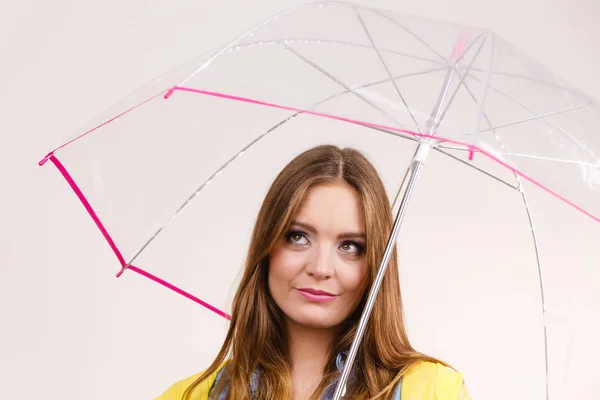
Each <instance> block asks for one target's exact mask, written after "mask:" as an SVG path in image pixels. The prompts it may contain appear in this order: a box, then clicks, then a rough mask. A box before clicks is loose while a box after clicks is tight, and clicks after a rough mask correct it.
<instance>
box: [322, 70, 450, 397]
mask: <svg viewBox="0 0 600 400" xmlns="http://www.w3.org/2000/svg"><path fill="white" fill-rule="evenodd" d="M453 75H454V68H452V67H449V68H448V73H447V75H446V79H445V81H444V84H443V87H442V90H441V93H440V96H439V98H438V101H437V102H436V105H435V107H434V110H433V111H432V113H431V117H430V119H429V121H428V123H427V130H428V133H429V134H433V132H435V130H436V128H437V127H438V126H439V123H440V120H441V118H442V115H443V113H442V106H443V104H444V101H445V99H446V96H447V94H448V89H449V87H450V82H451V81H452V77H453ZM433 145H435V143H434V142H433V141H432V140H430V139H423V140H421V141H420V142H419V145H418V147H417V150H416V152H415V155H414V156H413V159H412V161H411V164H410V170H409V177H408V183H407V185H406V190H405V191H404V195H403V197H402V201H401V203H400V206H399V208H398V211H397V213H396V218H395V220H394V226H393V228H392V232H391V234H390V236H389V239H388V242H387V245H386V248H385V251H384V253H383V258H382V260H381V264H380V266H379V270H378V271H377V276H376V277H375V280H374V282H373V286H372V287H371V290H370V291H369V296H368V297H367V302H366V304H365V308H364V310H363V313H362V315H361V318H360V321H359V322H358V328H357V330H356V335H355V337H354V339H353V341H352V345H351V346H350V350H349V352H348V356H347V358H346V362H345V365H344V369H343V371H342V376H341V377H340V380H339V382H338V384H337V387H336V390H335V394H334V396H333V399H334V400H340V399H341V397H342V396H343V395H344V394H345V393H346V383H347V381H348V378H349V376H350V371H351V370H352V366H353V365H354V360H355V359H356V354H357V353H358V348H359V346H360V342H361V340H362V338H363V336H364V333H365V330H366V328H367V324H368V322H369V318H370V316H371V312H372V310H373V305H374V304H375V299H376V297H377V294H378V293H379V289H380V287H381V282H382V281H383V277H384V276H385V272H386V271H387V267H388V264H389V261H390V258H391V256H392V251H394V248H395V244H396V240H397V237H398V232H399V230H400V226H401V225H402V221H403V219H404V215H405V214H406V210H407V208H408V203H409V201H410V197H411V195H412V194H413V191H414V188H415V184H416V182H417V179H418V177H419V173H420V171H421V169H422V167H423V164H424V162H425V159H426V157H427V155H428V153H429V150H431V148H432V146H433Z"/></svg>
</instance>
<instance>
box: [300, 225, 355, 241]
mask: <svg viewBox="0 0 600 400" xmlns="http://www.w3.org/2000/svg"><path fill="white" fill-rule="evenodd" d="M291 226H297V227H300V228H303V229H306V230H307V231H309V232H310V233H312V234H316V233H317V229H316V228H315V227H314V226H312V225H310V224H307V223H306V222H300V221H292V223H291ZM337 237H338V239H357V238H360V239H365V237H366V236H365V234H364V233H362V232H344V233H340V234H339V235H338V236H337Z"/></svg>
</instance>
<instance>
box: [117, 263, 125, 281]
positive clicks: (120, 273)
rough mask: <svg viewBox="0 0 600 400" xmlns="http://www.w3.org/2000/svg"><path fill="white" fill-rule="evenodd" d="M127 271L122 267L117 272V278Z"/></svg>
mask: <svg viewBox="0 0 600 400" xmlns="http://www.w3.org/2000/svg"><path fill="white" fill-rule="evenodd" d="M126 269H127V266H125V265H124V266H122V267H121V270H120V271H119V272H117V278H120V277H121V275H123V272H125V270H126Z"/></svg>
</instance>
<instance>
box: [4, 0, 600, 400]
mask: <svg viewBox="0 0 600 400" xmlns="http://www.w3.org/2000/svg"><path fill="white" fill-rule="evenodd" d="M299 3H300V2H296V1H267V0H261V1H256V2H242V1H235V2H234V1H220V2H217V1H171V2H158V1H145V2H141V1H137V0H131V1H128V2H117V1H113V0H107V1H104V2H89V1H87V2H86V1H79V2H74V1H60V0H59V1H54V2H41V1H38V2H33V1H21V2H18V3H17V2H14V3H8V2H4V4H2V6H1V7H2V10H1V12H0V38H1V39H0V46H1V47H0V60H1V62H0V72H1V74H0V93H1V94H0V104H1V106H2V110H3V111H2V113H1V114H2V117H1V118H0V124H1V127H0V132H2V133H1V135H2V136H1V140H2V142H1V143H2V157H0V177H1V181H0V183H1V186H0V187H1V193H2V196H0V210H1V211H0V223H1V229H0V324H1V325H0V398H3V399H35V398H47V399H55V398H56V399H59V398H60V399H65V400H67V399H82V398H86V399H107V398H111V399H119V398H127V399H148V398H152V396H155V395H157V394H158V393H159V392H160V391H161V390H162V389H164V388H165V386H166V385H168V384H170V383H171V382H172V381H173V380H174V379H178V378H179V377H183V376H185V374H187V373H189V372H192V371H193V370H194V368H196V369H201V368H204V366H205V364H206V362H207V360H208V356H207V354H210V351H208V352H205V353H203V358H199V360H198V361H197V362H192V360H190V359H189V357H186V353H187V352H192V353H195V352H196V351H197V348H198V347H202V343H201V340H200V334H201V331H202V328H203V326H200V325H201V324H202V323H206V321H207V320H206V319H204V320H202V319H201V318H198V319H197V320H195V318H194V315H197V314H198V306H196V305H195V304H193V303H191V302H189V301H182V300H181V299H180V298H178V296H175V295H173V294H171V293H169V292H168V291H164V290H161V291H157V290H156V288H155V286H154V285H153V284H151V283H149V282H146V281H144V280H143V279H142V278H138V277H135V276H132V277H130V278H127V279H121V280H116V279H115V278H114V273H113V271H114V256H113V254H112V253H111V252H110V249H109V248H108V246H106V245H105V244H104V242H103V239H102V238H101V237H100V235H99V233H98V231H97V229H96V227H95V226H94V225H93V224H92V223H91V221H90V220H89V218H88V217H87V215H86V214H85V213H84V212H83V209H82V207H81V206H80V204H79V203H78V201H77V199H76V198H75V196H73V194H72V193H71V192H70V191H69V190H68V188H67V187H66V186H65V185H64V182H63V181H62V178H60V177H59V176H58V174H57V173H56V171H55V170H54V169H53V168H52V167H50V166H47V167H45V168H39V167H37V161H38V160H39V159H40V158H41V156H43V155H44V154H45V153H46V152H47V151H48V150H49V149H50V148H52V147H53V146H54V145H56V144H57V143H59V142H60V141H61V139H63V138H64V137H66V136H68V135H70V134H71V133H72V132H73V131H74V130H75V129H76V128H78V127H79V126H80V125H82V124H84V123H85V122H87V121H88V120H89V119H90V118H92V117H93V116H95V115H96V114H97V113H98V112H99V111H101V110H103V109H104V108H106V107H107V106H108V105H110V104H112V103H113V102H115V101H117V100H118V99H120V98H121V97H123V96H124V95H126V94H128V93H129V92H131V91H132V90H133V89H135V88H137V87H138V86H140V85H142V84H143V83H144V82H146V81H148V80H149V79H151V78H153V77H154V76H156V75H158V74H160V73H162V72H164V71H165V70H167V69H169V68H170V67H172V66H174V65H176V64H179V63H180V62H183V61H185V60H187V59H189V58H192V57H194V56H196V55H198V54H202V53H204V52H206V51H208V50H212V49H214V48H215V47H216V46H218V45H220V44H224V43H226V42H227V41H229V40H230V39H232V38H234V37H235V36H237V35H238V34H240V33H242V32H244V31H246V30H247V29H249V28H251V27H252V26H253V25H255V24H256V23H257V22H259V21H261V20H263V19H264V18H265V17H268V16H270V15H272V14H274V13H276V12H279V11H281V10H283V9H286V8H288V7H290V6H292V5H295V4H299ZM360 3H361V4H368V5H373V6H381V7H385V8H388V9H397V10H400V11H405V12H412V13H416V14H420V15H424V16H430V17H435V18H440V19H447V20H452V21H456V22H460V23H465V24H470V25H478V26H482V27H487V28H492V29H494V30H495V31H496V32H497V33H498V34H500V35H501V36H502V37H504V38H505V39H507V40H509V41H511V42H513V43H515V44H517V45H518V46H519V47H520V48H522V49H524V50H525V51H527V52H529V53H530V54H531V55H532V56H534V57H536V58H538V59H539V60H540V61H542V62H544V63H546V64H548V65H549V66H550V67H551V68H552V69H553V70H554V71H555V72H556V73H557V74H558V75H560V76H562V77H564V78H565V79H566V80H567V81H570V82H571V83H573V84H575V85H576V86H579V87H580V88H582V89H583V90H584V91H586V92H587V93H589V94H591V95H592V96H593V97H595V98H600V79H599V78H598V77H597V71H598V70H600V51H599V50H598V49H599V48H600V28H599V27H598V26H597V20H598V18H599V17H600V3H599V2H597V1H595V0H579V1H566V0H555V1H551V2H550V1H546V2H543V1H541V0H538V1H534V0H521V1H517V0H507V1H502V2H501V1H473V0H456V1H452V2H447V1H442V0H423V1H362V2H360ZM557 218H558V221H559V222H558V223H556V222H554V223H549V222H545V221H540V224H541V225H544V224H546V231H547V232H548V233H547V234H546V236H545V237H544V238H543V239H544V240H545V241H546V242H545V243H546V245H547V246H548V247H549V248H550V247H553V246H552V243H554V244H555V246H554V247H555V248H556V249H557V250H556V253H555V254H552V255H549V256H548V257H547V260H548V262H549V263H550V264H549V265H550V267H549V268H550V269H552V268H555V269H556V270H558V269H563V270H565V269H570V270H571V271H573V273H572V274H570V275H569V277H570V278H571V279H565V277H562V278H561V279H558V278H557V279H556V281H555V282H554V284H555V286H556V287H559V288H560V289H561V290H564V293H565V295H564V296H565V297H564V298H565V299H574V298H577V299H579V300H581V293H586V296H587V297H585V296H584V297H585V299H586V300H585V301H582V302H581V304H583V305H584V306H583V307H582V309H580V310H579V314H578V315H576V316H573V315H570V316H569V318H573V319H576V318H580V319H581V320H585V319H586V315H591V314H592V313H597V310H598V305H599V304H598V297H597V295H592V294H591V293H593V291H594V287H596V288H597V287H598V278H599V273H598V272H597V269H596V268H595V266H596V267H597V266H598V265H599V263H598V257H597V250H595V249H594V247H592V246H594V244H595V245H596V246H597V243H598V238H599V237H600V236H598V230H597V227H595V226H592V224H591V223H590V222H589V221H587V220H585V219H583V218H575V219H572V218H571V216H566V215H565V216H564V217H563V216H558V217H557ZM582 232H583V233H582ZM593 235H594V236H593ZM513 250H514V249H513ZM508 251H510V249H509V250H508ZM574 254H575V255H577V256H576V257H574V256H573V255H574ZM567 255H569V256H567ZM561 256H562V258H561ZM107 266H110V267H107ZM580 270H581V271H585V273H581V274H580V275H578V273H577V272H578V271H580ZM550 284H551V283H550ZM577 296H580V297H577ZM155 310H158V311H155ZM159 311H160V312H159ZM131 315H136V316H137V317H136V318H132V317H131ZM187 319H189V321H187ZM198 321H204V322H198ZM211 321H214V320H211ZM467 321H468V319H467ZM470 323H474V324H475V323H476V322H470ZM179 324H182V325H179ZM578 326H579V327H580V329H582V331H581V332H578V336H577V338H578V341H579V342H581V341H585V340H588V341H589V342H590V343H593V336H592V335H593V332H598V330H597V329H598V327H597V325H593V326H592V325H589V326H587V327H586V326H585V324H579V325H578ZM587 328H589V331H587V332H589V333H588V334H586V329H587ZM182 329H183V330H189V333H188V334H187V335H181V334H180V333H179V332H178V331H179V330H182ZM218 329H219V328H218V327H217V330H218ZM221 332H222V331H221ZM182 337H185V338H186V339H185V340H184V339H182ZM516 340H518V335H517V339H516ZM565 340H566V339H565ZM566 342H569V341H568V340H566ZM482 343H485V338H482ZM486 345H487V346H489V347H490V348H492V347H493V346H494V344H493V343H486ZM596 346H597V345H596ZM483 348H485V347H483ZM579 349H581V348H579ZM579 351H580V350H579ZM566 353H568V351H567V352H566ZM569 354H570V353H569ZM590 354H592V355H597V354H598V349H597V347H594V348H593V349H591V350H590ZM555 356H556V357H566V356H564V355H555ZM571 356H572V357H574V359H575V360H578V361H577V362H581V360H584V359H585V358H586V357H585V354H579V355H577V354H575V355H573V354H571ZM567 358H568V357H567ZM142 360H143V361H142ZM179 360H180V361H179ZM490 361H491V362H493V359H491V360H490ZM577 362H575V365H573V364H569V363H568V360H566V361H565V362H564V365H568V366H570V367H571V368H573V370H572V371H577V373H579V372H581V371H587V375H586V376H587V377H589V379H590V381H589V382H588V385H580V386H583V387H582V388H581V390H579V391H578V392H573V393H571V395H570V396H567V395H569V393H561V394H562V395H563V396H567V397H556V398H569V399H575V398H581V399H589V398H593V397H590V396H593V393H594V392H593V390H594V389H593V387H594V386H593V384H594V382H593V381H594V379H595V380H596V381H597V379H598V374H597V373H594V372H593V371H592V370H591V368H593V367H595V363H594V362H593V360H590V361H589V365H583V366H582V365H581V364H577ZM465 365H468V361H465ZM469 367H471V366H470V365H469ZM565 368H567V367H565ZM494 372H495V373H499V375H498V379H499V380H500V382H498V384H499V385H502V383H501V381H502V377H503V376H502V374H501V372H502V371H494ZM559 375H560V376H561V377H565V376H567V378H565V380H566V381H569V379H572V378H568V375H569V374H568V373H565V374H559ZM557 379H558V378H557ZM523 385H525V386H523V393H515V394H514V397H513V398H523V399H525V398H531V397H527V396H526V395H524V393H527V387H526V382H524V383H523ZM490 389H493V388H490ZM596 389H598V387H597V386H596ZM534 392H535V391H534ZM477 393H478V394H479V395H480V396H479V398H493V390H492V393H490V394H489V396H486V395H485V394H483V395H482V393H483V392H482V388H481V387H479V388H478V392H477ZM535 393H538V392H535ZM557 393H558V391H557ZM597 393H598V392H595V395H597Z"/></svg>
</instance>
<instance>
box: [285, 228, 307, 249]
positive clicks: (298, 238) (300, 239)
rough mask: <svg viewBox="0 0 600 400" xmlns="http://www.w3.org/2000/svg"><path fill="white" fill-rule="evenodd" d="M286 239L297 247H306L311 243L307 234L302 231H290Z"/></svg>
mask: <svg viewBox="0 0 600 400" xmlns="http://www.w3.org/2000/svg"><path fill="white" fill-rule="evenodd" d="M285 238H286V240H287V241H288V242H289V243H292V244H295V245H300V246H304V245H307V244H309V243H310V242H309V241H308V239H307V238H306V234H305V233H304V232H300V231H290V232H288V233H286V234H285Z"/></svg>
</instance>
